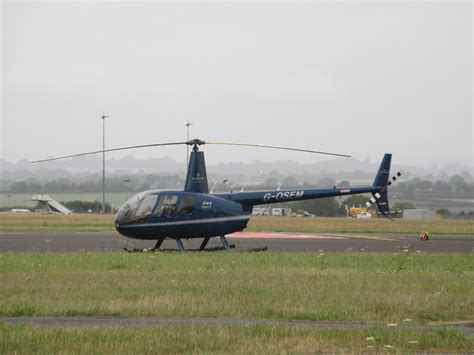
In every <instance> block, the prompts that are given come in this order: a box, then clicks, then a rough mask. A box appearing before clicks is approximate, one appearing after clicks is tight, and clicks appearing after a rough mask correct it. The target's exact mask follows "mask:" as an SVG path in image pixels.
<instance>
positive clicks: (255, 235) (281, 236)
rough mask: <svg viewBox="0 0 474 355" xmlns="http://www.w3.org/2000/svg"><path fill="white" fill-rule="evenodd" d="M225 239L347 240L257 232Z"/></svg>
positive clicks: (326, 236) (242, 233)
mask: <svg viewBox="0 0 474 355" xmlns="http://www.w3.org/2000/svg"><path fill="white" fill-rule="evenodd" d="M226 237H227V238H240V239H347V238H344V237H336V236H332V235H311V234H296V233H257V232H236V233H232V234H229V235H227V236H226Z"/></svg>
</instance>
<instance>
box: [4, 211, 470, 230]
mask: <svg viewBox="0 0 474 355" xmlns="http://www.w3.org/2000/svg"><path fill="white" fill-rule="evenodd" d="M114 217H115V216H114V215H98V214H74V215H71V216H64V215H45V214H41V213H29V214H21V213H11V212H0V232H27V231H35V232H36V231H42V232H63V231H65V232H108V231H110V232H112V231H115V228H114ZM246 230H247V231H254V232H292V233H315V234H316V233H417V234H419V233H421V232H422V231H429V232H430V233H431V234H459V235H473V234H474V221H469V220H431V221H429V220H428V221H427V220H401V219H398V220H396V221H390V220H388V219H386V218H377V219H374V220H370V219H368V220H363V219H352V218H333V217H317V218H297V217H252V218H251V219H250V222H249V225H248V228H247V229H246Z"/></svg>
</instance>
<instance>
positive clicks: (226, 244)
mask: <svg viewBox="0 0 474 355" xmlns="http://www.w3.org/2000/svg"><path fill="white" fill-rule="evenodd" d="M219 238H220V241H221V243H222V246H221V247H220V246H219V247H213V248H207V249H205V248H206V245H207V243H208V242H209V240H210V239H211V237H206V238H204V240H203V241H202V243H201V246H200V247H199V249H188V250H185V249H184V245H183V242H182V241H181V238H174V239H175V240H176V244H177V245H178V249H179V251H181V252H184V251H193V252H195V251H220V250H226V251H230V250H231V249H234V248H235V244H229V242H228V241H227V238H226V237H225V235H220V236H219ZM164 240H165V238H160V239H158V241H157V242H156V244H155V246H154V247H153V248H151V249H137V248H133V249H128V248H123V249H124V250H125V251H126V252H128V253H140V252H155V251H176V249H160V247H161V244H163V241H164ZM265 250H267V247H263V248H253V249H248V250H244V251H247V252H258V251H265Z"/></svg>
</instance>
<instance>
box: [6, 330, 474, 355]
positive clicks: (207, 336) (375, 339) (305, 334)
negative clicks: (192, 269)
mask: <svg viewBox="0 0 474 355" xmlns="http://www.w3.org/2000/svg"><path fill="white" fill-rule="evenodd" d="M472 349H474V340H473V338H472V337H469V336H467V335H466V334H463V333H461V332H459V331H455V330H453V329H440V330H436V331H429V332H419V331H413V330H407V329H400V330H393V329H387V328H371V329H347V330H314V329H301V328H288V327H278V326H275V327H274V326H248V327H236V326H229V327H208V326H192V325H189V326H169V327H100V328H59V327H34V326H6V325H2V324H0V353H2V354H8V353H11V354H13V353H15V354H16V353H41V354H51V353H61V354H65V353H81V354H83V353H94V354H102V353H108V354H109V353H110V354H112V353H113V354H156V353H173V354H175V353H259V354H261V353H287V352H291V353H308V352H310V353H317V352H319V351H324V352H333V353H341V352H350V353H354V352H357V353H360V352H363V351H364V352H367V351H369V352H371V353H374V352H378V353H387V352H397V353H400V352H402V353H407V352H413V351H437V352H439V351H445V352H447V351H449V352H453V351H456V352H464V353H468V352H470V351H472Z"/></svg>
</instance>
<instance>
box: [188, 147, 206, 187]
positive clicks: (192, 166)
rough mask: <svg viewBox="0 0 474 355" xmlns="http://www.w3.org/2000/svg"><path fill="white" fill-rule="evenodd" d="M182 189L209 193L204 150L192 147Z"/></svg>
mask: <svg viewBox="0 0 474 355" xmlns="http://www.w3.org/2000/svg"><path fill="white" fill-rule="evenodd" d="M184 191H189V192H200V193H203V194H207V193H209V186H208V184H207V173H206V163H205V161H204V152H200V151H198V150H197V149H193V151H192V152H191V158H190V160H189V166H188V175H187V176H186V184H185V185H184Z"/></svg>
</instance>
